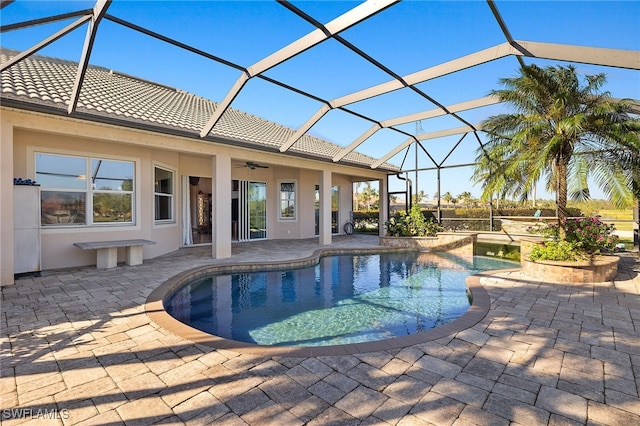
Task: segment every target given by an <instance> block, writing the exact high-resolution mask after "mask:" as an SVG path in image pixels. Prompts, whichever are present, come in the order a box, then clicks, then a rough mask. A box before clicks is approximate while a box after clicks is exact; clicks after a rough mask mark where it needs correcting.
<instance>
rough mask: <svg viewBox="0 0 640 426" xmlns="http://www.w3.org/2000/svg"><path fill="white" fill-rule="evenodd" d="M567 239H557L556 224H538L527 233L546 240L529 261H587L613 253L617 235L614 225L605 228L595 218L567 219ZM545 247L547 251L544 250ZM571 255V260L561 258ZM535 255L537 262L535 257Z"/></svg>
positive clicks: (602, 223) (557, 230)
mask: <svg viewBox="0 0 640 426" xmlns="http://www.w3.org/2000/svg"><path fill="white" fill-rule="evenodd" d="M564 229H565V231H566V237H565V238H564V240H560V232H559V226H558V224H551V223H540V224H537V225H535V226H532V227H530V228H529V229H528V231H529V233H532V234H537V235H540V236H542V237H544V238H547V239H548V240H549V241H547V242H545V244H544V248H539V247H538V248H536V251H535V254H534V250H532V252H531V255H530V258H531V259H532V260H580V259H590V258H593V257H594V256H597V255H599V254H604V253H612V252H614V251H615V250H616V244H617V243H618V236H617V235H615V234H614V232H615V230H616V228H615V226H614V225H607V224H606V223H604V222H601V221H600V220H599V219H597V218H595V217H587V218H578V219H568V220H567V221H566V222H565V223H564ZM547 247H548V248H547ZM569 251H572V252H573V253H574V258H573V259H563V258H562V257H566V256H568V252H569ZM534 256H537V259H536V258H534Z"/></svg>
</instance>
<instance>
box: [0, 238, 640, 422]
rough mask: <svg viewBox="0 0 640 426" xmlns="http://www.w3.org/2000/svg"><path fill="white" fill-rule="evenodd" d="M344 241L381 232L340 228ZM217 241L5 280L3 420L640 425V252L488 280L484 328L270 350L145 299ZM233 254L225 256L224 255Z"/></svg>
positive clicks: (253, 247)
mask: <svg viewBox="0 0 640 426" xmlns="http://www.w3.org/2000/svg"><path fill="white" fill-rule="evenodd" d="M334 243H335V244H334V245H335V246H338V247H350V246H358V247H360V246H364V247H371V246H375V245H376V244H377V239H376V238H367V237H363V236H355V235H354V236H351V237H348V238H336V239H335V240H334ZM318 248H319V246H318V245H317V241H316V240H305V241H300V242H298V241H296V242H291V241H285V242H281V241H266V242H258V243H250V244H238V245H235V246H234V249H233V253H234V254H233V257H232V258H231V259H230V260H231V261H233V262H241V261H258V260H259V261H271V260H286V259H291V258H292V256H296V257H300V256H308V255H310V254H311V253H312V252H313V251H314V250H316V249H318ZM208 255H210V248H208V247H199V248H190V249H183V250H179V251H178V252H176V253H172V254H171V255H167V256H163V257H161V258H157V259H152V260H149V261H145V264H144V265H139V266H118V267H117V268H114V269H110V270H96V269H95V268H79V269H74V270H64V271H55V272H48V273H45V274H43V276H42V277H38V278H24V279H21V280H19V281H18V282H17V284H16V285H14V286H8V287H4V288H2V324H1V325H2V333H1V336H0V339H1V340H0V343H1V347H0V349H1V351H2V352H1V356H2V363H1V367H0V408H1V409H2V412H1V413H0V414H1V415H2V424H3V425H5V424H6V425H13V424H65V425H71V424H73V425H81V424H96V425H117V424H127V425H129V424H141V425H149V424H154V423H158V424H220V425H278V426H288V425H303V424H307V425H341V424H344V425H360V424H362V425H374V424H376V425H385V424H391V425H452V424H455V425H472V424H479V425H509V424H523V425H527V426H530V425H536V424H554V425H555V424H568V425H571V424H593V425H640V398H639V396H638V394H639V391H640V277H639V272H640V263H639V260H638V256H637V253H636V254H632V253H623V254H622V255H621V257H622V259H621V263H620V271H619V274H618V276H617V278H616V279H615V280H614V281H612V282H605V283H594V284H589V285H565V284H554V283H547V282H544V277H536V278H535V279H532V278H529V277H524V276H523V275H522V274H521V273H519V272H510V273H503V274H499V275H494V276H491V277H483V278H482V279H481V284H482V285H483V286H484V288H485V289H486V290H487V292H488V294H489V296H490V299H491V310H490V311H489V313H488V314H487V315H486V316H485V317H484V319H482V320H481V321H480V322H479V323H477V324H476V325H474V326H472V327H471V328H468V329H466V330H463V331H459V332H456V333H454V334H451V335H448V336H446V337H443V338H439V339H437V340H432V341H428V342H423V343H420V344H416V345H413V346H408V347H404V348H396V349H391V350H379V351H375V352H369V353H362V354H355V355H344V356H318V357H286V356H261V355H251V354H246V353H240V352H235V351H231V350H220V349H218V350H216V349H214V348H210V347H208V346H203V345H198V344H194V343H191V342H190V341H187V340H184V339H182V338H180V337H178V336H176V335H174V334H172V333H171V332H169V331H167V330H165V329H163V328H161V327H159V326H158V325H156V324H155V323H153V322H152V321H150V320H149V318H148V316H147V315H146V313H145V311H144V304H145V300H146V298H147V296H148V295H149V294H150V293H151V291H152V290H154V289H155V288H156V287H158V286H159V285H160V284H161V283H162V282H164V281H165V280H167V279H169V278H170V277H172V276H173V275H175V274H177V273H178V272H180V271H184V270H187V269H190V268H193V267H198V266H204V265H207V264H215V263H221V262H222V261H217V260H213V259H211V258H210V257H208ZM227 261H229V259H227V260H225V262H227Z"/></svg>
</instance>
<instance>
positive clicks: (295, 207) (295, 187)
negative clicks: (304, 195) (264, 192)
mask: <svg viewBox="0 0 640 426" xmlns="http://www.w3.org/2000/svg"><path fill="white" fill-rule="evenodd" d="M283 183H285V184H293V216H291V217H285V216H282V202H283V201H288V200H286V199H284V198H282V194H283V192H282V184H283ZM297 220H298V181H297V180H295V179H280V180H278V221H282V222H295V221H297Z"/></svg>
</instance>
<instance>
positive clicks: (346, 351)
mask: <svg viewBox="0 0 640 426" xmlns="http://www.w3.org/2000/svg"><path fill="white" fill-rule="evenodd" d="M406 251H416V250H415V249H410V250H407V249H400V250H399V249H397V248H394V249H385V248H362V249H357V248H356V249H353V248H350V249H319V250H316V251H315V252H314V253H313V254H312V255H311V256H309V257H306V258H301V259H297V260H286V261H277V262H266V263H262V264H256V263H229V264H220V265H208V266H201V267H197V268H193V269H189V270H186V271H183V272H180V273H178V274H176V275H174V276H173V277H171V278H169V279H168V280H166V281H165V282H164V283H162V284H160V286H158V287H156V288H155V289H154V290H153V291H152V292H151V293H150V294H149V296H148V297H147V299H146V302H145V305H144V309H145V313H146V315H147V317H148V318H149V319H150V320H151V321H152V322H153V323H155V324H156V325H157V326H159V327H161V328H163V329H164V330H166V331H168V332H170V333H172V334H174V335H176V336H179V337H181V338H183V339H186V340H188V341H191V342H193V343H196V344H200V345H204V346H209V347H212V348H214V349H224V350H230V351H234V352H238V353H242V354H250V355H261V356H268V357H286V356H288V357H313V356H343V355H355V354H363V353H370V352H378V351H385V350H391V349H402V348H405V347H408V346H412V345H416V344H421V343H427V342H430V341H433V340H437V339H440V338H442V337H445V336H448V335H451V334H455V333H458V332H460V331H463V330H466V329H468V328H470V327H472V326H474V325H475V324H477V323H478V322H480V321H481V320H482V319H483V318H484V317H485V316H486V315H487V313H488V312H489V309H490V308H491V299H490V298H489V294H488V293H487V291H486V290H485V289H484V288H483V287H482V284H481V283H480V278H481V277H483V276H487V275H493V274H495V273H498V272H501V271H511V270H517V268H516V269H501V270H492V271H484V272H481V273H478V274H474V275H470V276H468V277H467V278H466V285H467V289H468V291H469V292H470V293H471V297H472V304H471V306H470V307H469V310H468V311H467V312H465V314H464V315H462V316H461V317H459V318H456V319H455V320H453V321H451V322H450V323H447V324H445V325H442V326H439V327H436V328H433V329H430V330H427V331H423V332H420V333H416V334H410V335H407V336H401V337H394V338H391V339H385V340H377V341H373V342H363V343H351V344H344V345H334V346H313V347H309V346H305V347H297V346H265V345H255V344H250V343H245V342H239V341H236V340H231V339H225V338H222V337H219V336H215V335H212V334H209V333H206V332H203V331H200V330H197V329H195V328H193V327H191V326H189V325H187V324H184V323H182V322H180V321H178V320H177V319H175V318H174V317H172V316H171V315H169V314H168V313H167V312H166V310H165V308H164V301H165V299H166V298H167V296H168V295H170V294H172V292H173V291H174V290H175V289H176V288H178V287H180V286H181V285H182V284H183V283H184V282H185V281H187V280H190V279H193V278H197V277H199V276H202V275H204V274H208V273H212V272H213V273H219V274H224V273H240V272H257V271H267V270H274V269H281V268H282V267H304V266H309V265H314V264H316V263H318V262H319V261H320V258H321V257H323V256H332V255H340V254H373V253H382V252H406Z"/></svg>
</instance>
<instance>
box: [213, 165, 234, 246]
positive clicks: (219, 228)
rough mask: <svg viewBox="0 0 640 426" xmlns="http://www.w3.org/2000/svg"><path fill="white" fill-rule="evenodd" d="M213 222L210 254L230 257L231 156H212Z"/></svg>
mask: <svg viewBox="0 0 640 426" xmlns="http://www.w3.org/2000/svg"><path fill="white" fill-rule="evenodd" d="M211 167H212V173H211V175H212V176H213V182H212V186H213V200H212V201H213V207H212V210H213V211H212V213H213V223H212V224H211V226H212V232H213V235H212V241H211V242H212V244H211V251H212V253H211V255H212V256H213V257H214V258H215V259H222V258H225V257H231V156H229V155H227V154H223V155H216V156H214V157H213V158H212V164H211Z"/></svg>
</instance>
